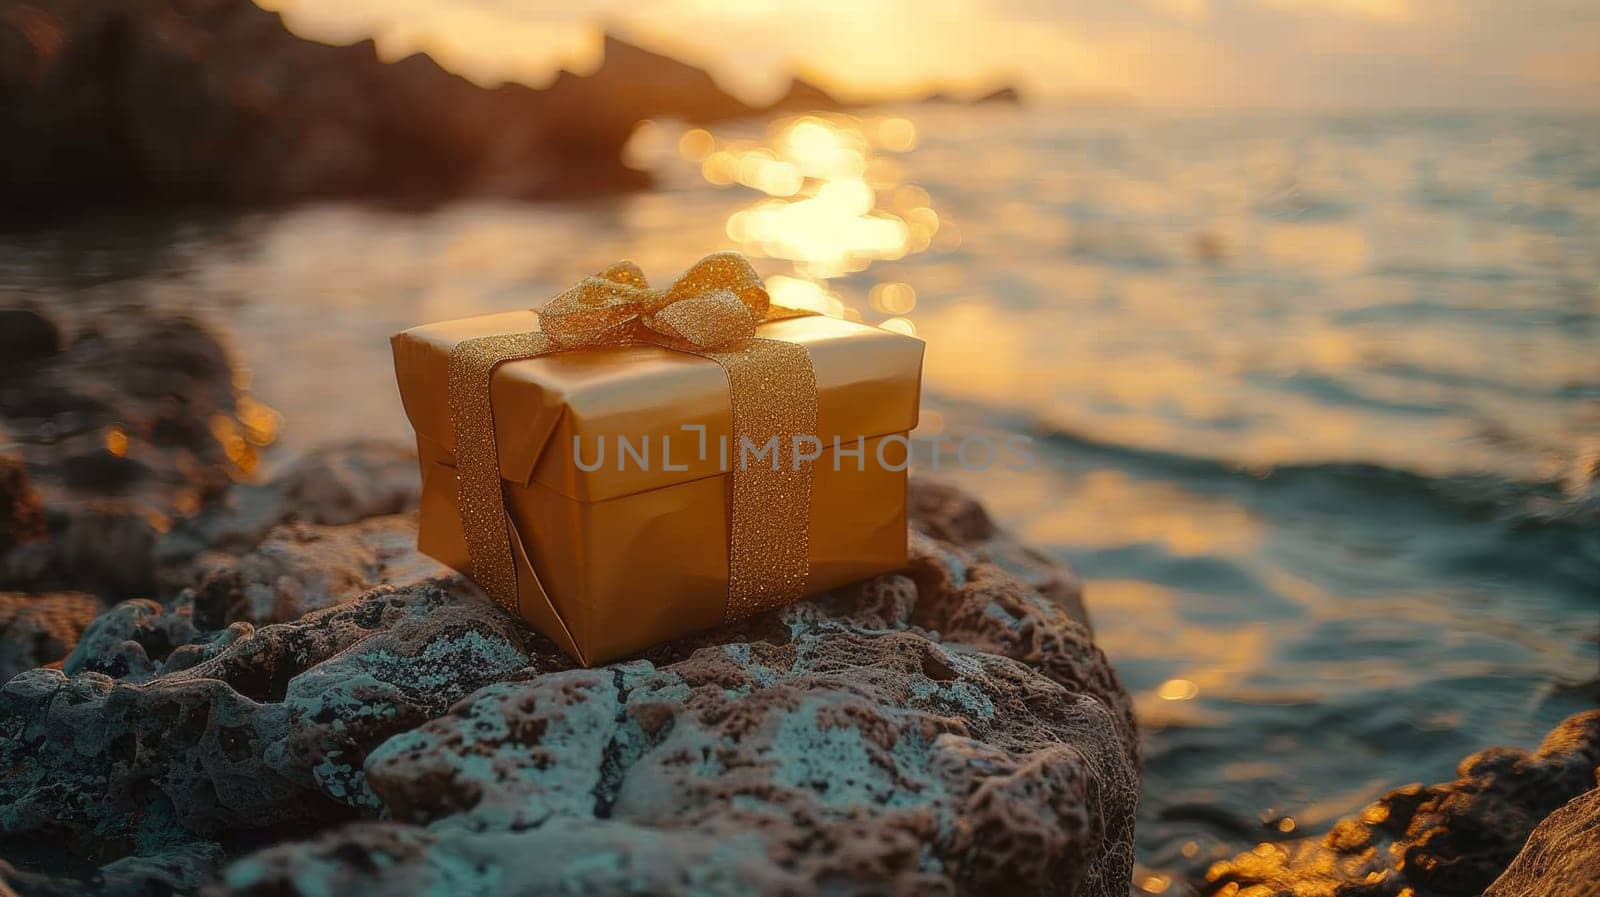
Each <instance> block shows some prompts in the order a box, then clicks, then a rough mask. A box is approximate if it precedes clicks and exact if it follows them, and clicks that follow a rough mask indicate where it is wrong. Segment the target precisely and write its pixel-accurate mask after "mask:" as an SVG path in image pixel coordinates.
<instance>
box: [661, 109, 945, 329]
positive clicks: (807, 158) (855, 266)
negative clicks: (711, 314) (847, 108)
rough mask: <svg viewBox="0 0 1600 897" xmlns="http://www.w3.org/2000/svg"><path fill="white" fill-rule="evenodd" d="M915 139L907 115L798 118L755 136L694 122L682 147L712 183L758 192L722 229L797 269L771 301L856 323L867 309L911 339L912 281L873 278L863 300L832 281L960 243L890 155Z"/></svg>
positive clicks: (746, 247) (749, 248)
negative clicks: (723, 133) (722, 133)
mask: <svg viewBox="0 0 1600 897" xmlns="http://www.w3.org/2000/svg"><path fill="white" fill-rule="evenodd" d="M916 145H917V126H916V124H915V123H914V122H912V121H911V120H910V119H908V118H905V117H902V116H879V117H870V118H858V117H855V116H848V115H827V116H823V115H802V116H797V117H792V118H785V119H780V120H777V121H775V122H773V123H772V124H771V125H770V126H768V128H767V129H766V132H765V134H764V135H763V136H762V137H761V138H759V139H749V138H741V139H727V140H725V139H722V138H719V137H717V136H716V135H714V134H712V133H711V132H709V131H706V130H703V129H700V128H694V129H690V130H688V131H685V132H684V133H683V134H682V135H680V136H679V138H678V143H677V150H678V155H679V156H681V157H682V158H683V159H685V160H687V161H689V162H693V163H696V164H698V165H699V173H700V176H701V177H702V178H703V179H704V180H705V181H706V182H707V183H709V184H713V185H716V186H718V187H735V186H738V187H743V188H746V189H750V190H754V191H757V192H759V193H761V194H762V197H761V198H760V199H758V200H756V201H754V202H753V203H751V204H749V205H747V206H745V207H744V208H741V209H739V210H737V211H735V212H733V213H732V214H731V215H729V216H728V219H727V222H726V227H725V231H726V233H727V236H728V239H730V240H732V241H733V242H734V243H735V244H736V245H738V247H739V248H740V249H741V250H742V251H743V252H744V253H745V254H747V255H750V256H753V257H759V258H770V259H781V260H784V261H787V262H789V263H790V264H791V265H792V270H793V273H792V274H779V275H773V276H771V277H769V278H768V279H767V289H768V291H769V292H770V293H771V294H772V297H773V299H774V300H775V301H776V302H778V303H779V304H782V305H788V306H792V307H796V308H806V309H811V310H814V311H817V312H820V313H822V314H826V315H832V316H834V317H842V318H850V319H854V320H862V319H864V318H865V317H866V315H867V314H871V315H874V316H878V317H881V319H882V320H880V321H879V326H882V327H884V328H886V329H889V330H894V331H896V332H899V333H905V334H910V335H914V334H915V333H916V325H914V324H913V323H912V322H911V320H910V318H909V317H908V315H909V314H910V313H911V311H912V310H913V309H914V308H915V307H916V301H917V294H916V290H915V288H913V287H912V286H911V285H910V284H907V283H901V282H884V283H879V284H876V285H874V286H873V287H872V288H871V290H870V291H869V293H868V296H867V302H866V304H865V306H864V307H863V306H862V305H861V304H860V303H859V302H858V301H857V297H854V296H846V295H843V294H842V293H841V291H840V290H839V289H838V288H836V287H835V286H834V285H832V284H831V283H830V281H833V280H836V279H838V278H841V277H844V276H845V275H849V274H853V273H856V272H859V271H863V270H865V269H866V268H867V267H868V266H870V265H871V264H872V263H873V262H877V261H894V260H897V259H902V258H905V257H906V256H909V255H915V254H917V253H921V252H925V251H927V250H929V249H930V248H935V249H939V250H943V251H948V250H952V249H954V248H956V247H957V246H958V245H959V240H960V237H959V235H958V234H957V233H956V232H955V231H954V229H953V228H950V227H949V226H948V222H946V221H944V220H942V218H941V216H940V214H939V213H938V212H937V211H935V210H934V208H933V203H932V199H931V198H930V197H929V195H928V192H927V191H926V190H924V189H922V188H921V187H918V186H917V185H915V184H908V183H905V182H904V173H903V170H902V167H901V165H900V163H899V162H898V161H897V160H896V159H895V158H894V156H895V155H896V154H899V153H905V152H909V151H910V150H912V149H914V148H916Z"/></svg>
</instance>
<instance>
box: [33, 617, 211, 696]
mask: <svg viewBox="0 0 1600 897" xmlns="http://www.w3.org/2000/svg"><path fill="white" fill-rule="evenodd" d="M82 635H83V637H82V639H81V640H79V641H78V643H77V646H76V647H74V648H73V649H72V653H71V654H70V655H68V656H67V659H66V661H65V662H64V663H62V665H61V669H62V670H63V671H64V672H65V673H66V674H67V675H68V676H76V675H78V674H79V673H87V672H95V673H100V674H102V675H106V676H110V677H111V678H113V679H120V680H122V681H124V682H144V681H145V680H147V679H149V678H150V677H152V676H154V675H156V674H157V673H159V672H161V668H162V665H163V664H164V663H165V662H166V660H167V657H168V656H169V655H170V654H172V652H173V651H175V650H177V649H178V648H179V647H181V646H184V645H188V644H189V643H191V642H193V641H194V640H195V639H196V637H197V636H198V635H199V632H198V630H196V629H195V626H194V622H193V619H192V618H191V615H190V613H189V612H188V609H187V608H180V609H174V610H170V611H169V610H168V609H167V608H165V607H162V606H161V605H160V604H157V603H156V602H154V601H151V600H150V599H148V598H134V599H130V600H128V601H123V602H121V603H120V604H118V605H117V606H115V607H113V608H111V609H110V610H108V611H106V612H105V613H103V614H101V615H100V616H99V617H97V618H95V620H94V622H92V623H90V624H89V626H88V627H87V628H86V629H85V631H84V632H83V634H82Z"/></svg>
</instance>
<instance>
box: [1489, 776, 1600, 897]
mask: <svg viewBox="0 0 1600 897" xmlns="http://www.w3.org/2000/svg"><path fill="white" fill-rule="evenodd" d="M1595 894H1600V789H1596V790H1593V791H1590V792H1587V793H1585V794H1584V795H1582V796H1581V797H1578V798H1575V799H1574V800H1573V801H1572V802H1571V803H1569V804H1567V805H1566V806H1564V807H1562V808H1561V809H1559V810H1557V811H1555V812H1554V813H1551V814H1550V815H1549V816H1547V817H1545V820H1544V821H1543V822H1541V823H1539V825H1538V827H1537V828H1535V829H1534V830H1533V834H1532V835H1529V836H1528V843H1527V845H1526V846H1525V847H1523V848H1522V852H1521V853H1519V854H1517V858H1516V859H1514V860H1512V861H1511V865H1510V866H1509V867H1507V868H1506V871H1505V873H1504V874H1502V875H1501V876H1500V877H1499V878H1497V879H1495V882H1494V884H1492V885H1490V886H1489V890H1487V891H1484V892H1483V897H1594V895H1595Z"/></svg>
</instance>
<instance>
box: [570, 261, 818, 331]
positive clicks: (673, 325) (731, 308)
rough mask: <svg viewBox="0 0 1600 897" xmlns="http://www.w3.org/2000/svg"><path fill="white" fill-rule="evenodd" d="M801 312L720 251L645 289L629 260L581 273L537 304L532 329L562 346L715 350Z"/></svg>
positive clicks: (747, 267)
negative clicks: (664, 284) (775, 298)
mask: <svg viewBox="0 0 1600 897" xmlns="http://www.w3.org/2000/svg"><path fill="white" fill-rule="evenodd" d="M773 311H776V312H777V314H776V315H773V316H772V317H774V318H776V317H792V316H794V315H796V314H804V312H795V311H793V310H791V309H783V308H777V307H775V306H773V304H772V300H771V299H770V298H769V297H768V296H767V291H766V288H765V287H763V286H762V284H761V278H760V277H759V276H757V274H756V272H755V269H754V268H752V267H750V263H749V262H748V261H746V260H745V259H744V257H743V256H741V255H739V254H738V253H734V252H719V253H716V254H714V255H708V256H706V257H705V258H703V259H701V260H700V261H698V262H696V263H695V264H694V266H693V267H691V268H690V269H689V270H688V271H685V272H684V273H683V276H681V277H679V278H678V279H677V280H676V281H675V282H674V283H673V284H672V286H670V287H668V288H667V289H664V290H656V289H651V288H650V284H649V283H648V282H647V281H646V280H645V277H644V272H643V271H640V270H639V266H638V265H635V264H634V263H632V262H618V263H617V264H615V265H612V266H611V267H609V268H607V269H606V270H604V271H602V272H600V273H599V274H597V275H595V276H593V277H585V278H584V279H583V280H582V281H580V282H579V283H578V285H577V286H574V287H573V288H571V289H569V290H567V291H566V292H565V293H562V294H561V295H559V296H556V297H555V298H554V299H551V300H550V301H549V302H546V303H545V304H544V306H543V307H542V308H540V309H539V326H540V329H542V330H543V332H544V333H546V334H548V335H549V336H550V337H551V338H552V339H554V340H555V341H556V342H557V343H558V344H559V345H561V346H562V347H564V348H581V347H587V346H610V345H622V344H626V343H637V342H645V343H655V344H658V345H664V346H668V347H671V348H683V349H719V348H725V347H730V346H738V345H741V344H743V343H744V342H745V341H746V340H748V339H750V338H751V337H753V336H755V334H756V324H758V323H760V322H762V321H764V320H767V319H768V317H769V313H770V312H773Z"/></svg>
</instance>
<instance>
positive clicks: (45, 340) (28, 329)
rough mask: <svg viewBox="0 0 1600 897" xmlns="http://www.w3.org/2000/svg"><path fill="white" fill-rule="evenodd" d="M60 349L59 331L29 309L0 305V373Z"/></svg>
mask: <svg viewBox="0 0 1600 897" xmlns="http://www.w3.org/2000/svg"><path fill="white" fill-rule="evenodd" d="M59 351H61V331H60V329H59V328H57V327H56V324H55V322H54V321H52V320H50V319H49V318H48V317H45V316H44V315H42V314H40V313H39V312H37V311H34V310H33V309H31V308H0V376H3V375H5V374H7V373H8V372H9V371H12V370H15V369H17V368H22V367H25V366H27V365H30V364H36V363H38V362H39V360H41V359H44V358H49V357H50V356H51V355H54V354H56V353H57V352H59Z"/></svg>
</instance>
